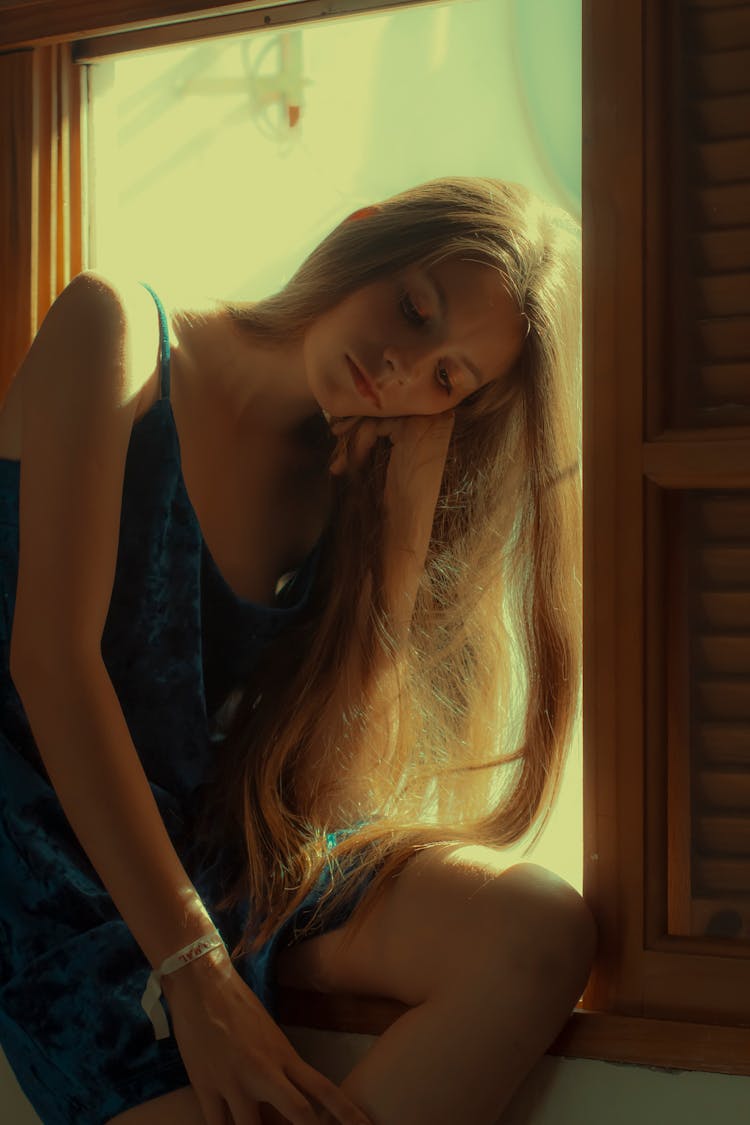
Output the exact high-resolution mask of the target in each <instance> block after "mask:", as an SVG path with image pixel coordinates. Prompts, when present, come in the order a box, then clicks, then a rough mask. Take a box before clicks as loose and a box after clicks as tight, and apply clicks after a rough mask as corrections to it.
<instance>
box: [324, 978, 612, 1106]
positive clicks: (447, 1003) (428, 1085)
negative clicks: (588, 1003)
mask: <svg viewBox="0 0 750 1125" xmlns="http://www.w3.org/2000/svg"><path fill="white" fill-rule="evenodd" d="M550 967H551V966H549V965H548V966H547V970H548V971H545V967H544V966H540V965H536V966H535V965H534V964H533V962H530V963H528V964H526V965H523V964H518V965H515V966H513V967H512V968H513V971H512V973H509V974H508V976H507V978H506V981H505V984H504V986H503V987H502V988H499V987H497V986H493V982H492V981H491V980H487V979H486V977H482V976H481V975H480V976H478V977H475V979H474V980H473V981H472V980H471V979H468V974H467V975H465V976H464V977H463V979H462V980H461V981H456V982H454V983H453V984H452V985H451V986H450V987H447V988H446V989H445V991H443V992H442V994H441V995H438V996H436V997H434V998H433V999H431V1000H427V1001H426V1002H425V1003H423V1004H420V1005H419V1006H418V1007H416V1008H412V1009H411V1010H410V1011H408V1012H406V1013H405V1014H404V1015H403V1016H401V1017H400V1018H399V1019H398V1020H396V1022H395V1023H393V1024H392V1025H391V1026H390V1027H389V1028H388V1029H387V1030H386V1031H385V1032H384V1033H383V1034H382V1035H381V1036H380V1037H379V1039H378V1040H377V1042H376V1043H374V1044H373V1046H372V1047H371V1049H370V1050H369V1051H368V1053H367V1054H366V1055H365V1056H364V1058H362V1059H361V1060H360V1061H359V1062H358V1063H357V1064H356V1066H355V1067H354V1068H353V1069H352V1070H351V1071H350V1073H349V1074H348V1075H347V1077H346V1078H345V1079H344V1081H343V1082H342V1083H341V1088H342V1089H343V1090H345V1091H346V1093H347V1094H349V1096H350V1097H351V1098H352V1099H353V1100H354V1101H355V1102H356V1103H357V1104H358V1105H359V1106H361V1107H362V1109H363V1110H364V1111H365V1113H367V1114H368V1116H369V1117H370V1120H371V1121H372V1122H373V1125H457V1123H459V1122H460V1123H461V1125H496V1123H497V1122H498V1121H499V1118H500V1115H501V1114H502V1112H503V1110H504V1109H505V1108H506V1106H507V1105H508V1103H509V1102H510V1101H511V1099H512V1097H513V1095H514V1093H515V1092H516V1090H517V1089H518V1087H519V1086H520V1085H521V1083H522V1082H523V1080H524V1078H525V1077H526V1075H527V1074H528V1073H529V1071H530V1070H531V1069H532V1068H533V1067H534V1065H535V1064H536V1063H537V1061H538V1060H539V1059H540V1058H541V1057H542V1056H543V1054H544V1052H545V1050H546V1049H547V1047H549V1045H550V1044H551V1043H552V1042H553V1041H554V1040H555V1038H556V1037H557V1035H558V1034H559V1032H560V1031H561V1030H562V1028H563V1027H564V1025H565V1023H566V1021H567V1019H568V1018H569V1016H570V1014H571V1012H572V1010H573V1009H574V1007H575V1005H576V1003H577V1002H578V999H579V998H580V996H581V994H582V992H583V990H584V988H585V985H586V980H587V979H588V974H589V971H590V962H589V963H588V964H586V958H585V956H584V957H582V963H581V966H580V967H577V968H576V967H571V969H570V970H569V971H568V972H567V973H566V972H564V971H562V972H557V973H554V974H553V973H550V972H549V968H550ZM323 1120H324V1121H325V1122H326V1125H332V1123H333V1119H332V1118H330V1117H328V1116H324V1118H323Z"/></svg>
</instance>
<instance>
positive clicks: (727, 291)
mask: <svg viewBox="0 0 750 1125" xmlns="http://www.w3.org/2000/svg"><path fill="white" fill-rule="evenodd" d="M747 206H748V210H749V211H750V193H748V203H747ZM698 295H699V298H700V310H699V311H700V314H701V316H703V317H713V316H736V315H742V314H744V315H747V314H750V272H748V273H733V274H719V275H717V276H714V277H701V278H698Z"/></svg>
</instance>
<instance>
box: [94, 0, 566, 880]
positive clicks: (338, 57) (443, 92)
mask: <svg viewBox="0 0 750 1125" xmlns="http://www.w3.org/2000/svg"><path fill="white" fill-rule="evenodd" d="M91 78H92V83H91V86H92V99H93V101H92V119H93V137H94V145H93V151H94V154H95V177H94V184H93V202H94V215H95V219H94V229H93V264H94V265H95V266H96V268H97V269H100V270H103V271H105V272H107V271H110V270H113V271H117V272H125V273H127V274H130V275H132V276H135V277H137V278H140V279H142V280H146V281H149V282H150V283H151V284H152V285H153V286H154V287H155V288H156V290H157V292H159V293H160V294H161V295H162V296H163V297H164V299H165V300H166V301H167V302H168V303H170V302H173V303H179V302H181V301H187V302H190V301H192V300H193V299H198V300H199V299H201V298H202V297H205V296H208V297H211V296H216V297H223V298H240V299H247V300H253V299H258V298H259V297H262V296H265V295H267V294H269V293H272V292H275V291H276V290H278V289H279V288H280V287H281V286H282V285H284V284H285V283H286V281H287V280H288V279H289V277H290V276H291V275H292V274H293V273H294V272H295V270H296V269H297V268H298V266H299V264H300V263H301V262H302V261H303V260H304V258H305V257H306V256H307V254H308V253H309V252H310V251H311V250H313V249H314V247H315V246H316V245H317V244H318V243H319V242H320V241H321V240H322V239H323V238H324V237H325V236H326V235H327V234H328V233H329V232H330V230H331V229H332V228H333V227H334V226H336V225H337V224H338V223H339V222H340V221H341V220H342V219H343V218H344V217H345V216H346V215H347V214H349V213H350V212H351V211H353V210H354V209H355V208H357V207H360V206H363V205H365V204H367V203H371V202H373V201H376V200H379V199H382V198H385V197H387V196H390V195H393V194H394V193H395V192H398V191H402V190H404V189H405V188H408V187H411V186H413V185H415V184H418V183H421V182H424V181H427V180H431V179H435V178H437V177H439V176H447V175H466V176H471V175H478V176H491V177H497V178H500V179H507V180H516V181H520V182H522V183H525V184H527V185H528V186H529V187H530V188H532V189H533V190H535V191H537V192H539V194H540V195H542V196H543V197H544V198H546V199H548V200H550V201H551V202H553V203H556V204H558V205H559V206H562V207H564V208H566V209H567V210H568V211H569V212H570V213H571V214H573V215H574V216H575V217H576V218H577V219H580V215H581V171H580V170H581V6H580V0H463V2H461V3H454V2H447V3H445V4H441V5H429V6H423V7H420V8H407V9H404V10H402V11H396V12H389V13H383V14H374V15H370V14H368V15H364V16H358V17H352V18H337V19H335V20H327V21H321V22H319V23H317V24H314V25H307V26H305V27H304V28H293V29H289V30H276V29H274V30H270V31H262V32H256V33H254V34H252V35H243V36H233V37H230V38H226V39H216V40H209V41H206V42H205V43H199V44H195V45H189V46H179V47H170V48H167V49H160V50H149V51H142V52H139V53H136V54H131V55H127V56H121V57H118V58H116V59H115V60H113V61H108V62H103V63H96V64H94V65H93V66H92V68H91ZM581 837H582V814H581V755H580V727H579V730H578V735H577V738H576V741H575V746H574V751H573V752H572V754H571V758H570V761H569V765H568V769H567V772H566V777H565V784H564V788H563V791H562V795H561V799H560V802H559V804H558V806H557V808H556V811H555V814H554V816H553V819H552V820H551V822H550V825H549V827H548V829H547V831H546V832H545V834H544V836H543V837H542V840H541V841H540V843H539V844H538V845H537V847H536V849H535V850H534V852H533V853H532V855H530V856H529V857H528V858H533V859H534V861H535V862H538V863H542V864H544V865H545V866H548V867H550V868H551V869H553V870H555V871H557V872H558V873H559V874H561V875H562V876H563V877H564V878H566V879H568V880H569V881H570V882H571V883H572V884H573V885H574V886H576V887H577V888H578V889H579V890H581V889H582V839H581ZM522 845H523V842H522V844H521V845H519V847H518V848H517V849H514V854H515V852H518V853H519V857H520V851H521V849H522Z"/></svg>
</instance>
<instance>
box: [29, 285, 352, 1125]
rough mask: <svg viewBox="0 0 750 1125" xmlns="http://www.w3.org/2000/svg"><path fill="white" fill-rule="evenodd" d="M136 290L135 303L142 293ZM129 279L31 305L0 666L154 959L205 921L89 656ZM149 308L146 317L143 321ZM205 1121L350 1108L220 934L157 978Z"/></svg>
mask: <svg viewBox="0 0 750 1125" xmlns="http://www.w3.org/2000/svg"><path fill="white" fill-rule="evenodd" d="M141 294H143V300H145V301H146V304H145V305H144V304H143V303H142V299H141ZM149 303H151V297H150V296H149V295H148V294H147V292H146V291H145V290H142V289H140V288H138V289H137V288H136V287H134V286H133V287H123V288H120V287H117V286H113V285H111V284H110V283H109V282H107V281H105V279H103V278H99V277H97V276H96V275H91V274H83V275H80V276H79V277H78V278H76V279H75V280H74V281H73V282H71V284H70V285H69V286H68V287H67V289H65V290H64V291H63V293H61V295H60V296H59V297H58V299H57V301H56V302H55V304H54V305H53V307H52V308H51V309H50V311H49V313H48V314H47V316H46V318H45V320H44V323H43V325H42V327H41V329H40V330H39V333H38V335H37V337H36V339H35V341H34V343H33V344H32V346H31V349H30V351H29V353H28V355H27V357H26V359H25V360H24V364H23V367H22V369H21V371H20V372H19V375H18V376H17V378H18V377H20V378H22V379H23V434H22V450H21V453H22V459H21V484H20V496H19V565H18V585H17V592H16V608H15V614H14V620H13V629H12V634H11V651H10V670H11V676H12V677H13V682H14V684H15V686H16V689H17V691H18V694H19V696H20V698H21V700H22V702H23V704H24V708H25V710H26V714H27V717H28V720H29V724H30V726H31V730H32V733H33V735H34V738H35V741H36V743H37V746H38V748H39V753H40V754H41V757H42V761H43V762H44V765H45V767H46V769H47V772H48V774H49V777H50V781H51V782H52V785H53V786H54V789H55V792H56V793H57V796H58V797H59V799H60V804H61V805H62V808H63V810H64V812H65V815H66V816H67V818H68V820H69V822H70V824H71V827H72V828H73V831H74V832H75V834H76V836H77V837H78V840H79V841H80V843H81V846H82V847H83V849H84V851H85V852H86V854H87V855H88V857H89V859H90V860H91V862H92V864H93V866H94V868H95V869H96V871H97V872H98V874H99V877H100V878H101V880H102V883H103V884H104V886H105V887H106V888H107V890H108V891H109V893H110V895H111V896H112V899H113V901H114V903H115V906H116V907H117V909H118V910H119V912H120V914H121V915H122V918H123V919H124V921H125V923H126V925H127V926H128V928H129V929H130V931H131V933H132V934H133V937H134V938H135V940H136V941H137V942H138V944H139V946H140V947H141V949H142V950H143V953H144V954H145V956H146V958H147V959H148V961H149V962H150V963H151V966H152V967H153V968H158V967H160V966H161V964H162V962H163V961H164V960H165V959H166V958H167V957H169V956H171V955H172V954H174V953H177V952H178V951H179V950H181V949H182V948H183V947H184V946H186V945H188V944H190V943H191V942H192V941H193V940H194V939H195V938H198V937H200V936H202V935H204V934H206V933H207V932H208V931H210V930H212V929H213V928H214V927H213V922H212V920H211V918H210V915H209V914H208V912H207V911H206V909H205V907H204V906H203V903H202V902H201V900H200V898H199V896H198V894H197V892H196V891H195V888H194V886H193V884H192V883H191V881H190V879H189V878H188V876H187V873H186V872H185V869H184V867H183V866H182V863H181V862H180V859H179V857H178V855H177V853H176V851H175V850H174V847H173V846H172V842H171V840H170V838H169V834H168V833H167V830H166V827H165V826H164V822H163V820H162V818H161V814H160V812H159V808H158V806H157V804H156V801H155V800H154V797H153V794H152V792H151V788H150V786H149V784H148V780H147V778H146V775H145V773H144V771H143V767H142V765H141V762H140V759H139V757H138V754H137V752H136V748H135V746H134V744H133V741H132V739H131V737H130V732H129V730H128V727H127V724H126V722H125V718H124V716H123V713H122V709H121V707H120V703H119V700H118V698H117V695H116V693H115V690H114V687H113V685H112V681H111V680H110V677H109V674H108V672H107V669H106V666H105V665H104V662H103V660H102V655H101V640H102V634H103V631H104V625H105V622H106V619H107V613H108V611H109V603H110V600H111V597H112V587H113V584H114V574H115V566H116V562H117V547H118V542H119V528H120V514H121V508H122V487H123V480H124V476H125V462H126V457H127V450H128V445H129V442H130V435H131V431H132V427H133V420H134V418H135V415H136V411H137V403H138V398H139V394H140V391H141V390H142V388H143V386H144V384H145V382H146V380H147V379H148V376H149V375H150V374H151V373H152V371H153V369H154V366H155V364H156V356H157V348H158V333H157V325H156V308H155V306H154V305H153V303H151V307H150V309H149ZM149 324H150V327H149ZM164 991H165V994H166V996H167V999H168V1001H169V1008H170V1014H171V1016H172V1027H173V1030H174V1036H175V1039H176V1041H177V1045H178V1047H179V1050H180V1054H181V1056H182V1059H183V1062H184V1063H185V1068H186V1070H187V1073H188V1076H189V1078H190V1083H191V1085H192V1086H193V1089H194V1090H195V1093H196V1096H197V1098H198V1101H199V1104H200V1108H201V1111H202V1113H203V1117H204V1119H205V1121H206V1125H225V1123H226V1121H227V1117H226V1107H227V1105H228V1106H229V1109H230V1112H231V1120H232V1121H234V1122H235V1123H236V1125H244V1122H248V1123H249V1122H253V1123H257V1122H258V1120H259V1118H258V1108H257V1107H258V1105H259V1104H262V1103H264V1102H265V1103H267V1104H269V1105H272V1106H274V1107H275V1108H276V1109H278V1110H279V1111H280V1112H281V1113H282V1114H284V1119H285V1120H288V1121H290V1122H292V1125H314V1123H315V1122H316V1121H317V1120H318V1116H317V1113H316V1112H315V1110H314V1109H313V1106H312V1104H311V1098H312V1099H314V1100H316V1101H317V1102H319V1103H320V1104H321V1105H323V1106H325V1107H326V1108H327V1109H328V1110H330V1112H331V1114H332V1115H334V1118H335V1120H336V1121H338V1122H341V1123H342V1125H361V1123H364V1125H367V1121H366V1118H365V1115H364V1114H363V1113H362V1112H361V1111H360V1110H359V1108H358V1107H357V1106H356V1105H354V1103H353V1102H352V1100H351V1098H349V1097H348V1095H346V1094H345V1093H344V1092H343V1090H340V1089H339V1088H338V1086H336V1085H335V1083H333V1082H332V1081H331V1080H330V1079H329V1078H327V1077H326V1076H325V1075H323V1074H320V1073H319V1072H318V1071H317V1070H315V1069H314V1067H312V1066H310V1065H309V1064H308V1063H306V1062H305V1061H304V1060H303V1059H302V1058H301V1057H300V1056H299V1055H298V1054H297V1052H296V1051H295V1050H294V1048H293V1047H292V1045H291V1043H290V1042H289V1040H288V1039H287V1037H286V1036H285V1035H284V1033H283V1032H282V1030H281V1029H280V1028H279V1027H278V1026H277V1025H276V1023H275V1022H274V1021H273V1020H272V1019H271V1017H270V1016H269V1015H268V1013H267V1012H266V1010H265V1008H264V1007H263V1005H262V1004H261V1002H260V1001H259V1000H258V998H257V997H256V996H255V995H254V994H253V992H252V991H251V990H250V988H249V987H248V985H247V984H246V982H245V981H244V980H243V978H242V977H241V976H240V974H239V973H238V972H237V970H236V969H235V968H234V966H233V965H232V963H231V961H230V958H229V954H228V952H227V950H226V949H225V948H224V947H223V946H219V947H218V948H217V949H214V950H211V951H210V952H209V953H207V954H205V955H204V956H202V957H197V958H196V959H195V960H194V961H192V962H191V963H190V964H188V965H186V966H184V967H183V968H181V969H179V971H177V972H176V973H174V975H173V976H171V975H170V976H167V977H165V978H164Z"/></svg>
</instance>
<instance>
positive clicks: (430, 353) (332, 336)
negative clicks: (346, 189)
mask: <svg viewBox="0 0 750 1125" xmlns="http://www.w3.org/2000/svg"><path fill="white" fill-rule="evenodd" d="M525 335H526V321H525V319H524V318H523V317H522V316H521V315H520V314H519V313H518V312H517V311H516V309H515V306H514V304H513V301H512V299H511V298H510V296H509V295H508V293H507V292H506V290H505V287H504V285H503V281H502V278H501V277H500V274H499V273H498V272H497V270H494V269H492V268H491V267H489V266H485V265H480V264H479V263H477V262H467V261H462V260H459V259H450V260H447V261H444V262H441V263H440V264H439V265H437V266H433V267H432V268H431V269H429V270H428V269H427V268H425V267H423V266H419V267H417V266H414V267H410V268H409V269H407V270H406V271H404V272H402V273H400V274H398V275H397V276H396V277H394V278H391V279H388V280H381V281H377V282H374V283H372V284H370V285H366V286H364V287H363V288H361V289H358V290H357V291H356V292H355V293H352V294H351V295H350V296H349V297H347V298H346V299H345V300H344V301H342V302H341V303H340V304H339V305H337V306H336V307H335V308H333V309H331V310H330V311H329V312H328V313H326V314H325V315H324V316H322V317H320V318H319V319H318V320H317V321H316V322H315V324H314V325H313V326H312V327H311V328H310V330H309V332H308V333H307V335H306V337H305V342H304V359H305V370H306V374H307V379H308V383H309V386H310V390H311V391H312V393H313V395H314V396H315V398H316V400H317V401H318V403H319V405H320V406H321V407H322V409H323V410H325V411H326V412H327V413H328V414H331V415H333V416H335V417H351V416H354V415H362V416H371V417H399V416H402V415H408V414H440V413H442V412H443V411H444V410H453V409H454V408H455V407H456V406H457V405H458V404H459V403H460V402H461V401H462V400H463V399H464V398H466V397H467V396H468V395H470V394H472V393H473V392H474V391H476V390H477V389H478V388H479V387H480V386H483V385H484V384H486V383H489V382H491V381H493V380H495V379H498V378H502V377H503V376H504V375H505V374H506V373H507V372H508V371H509V370H510V369H511V368H512V366H513V364H514V362H515V360H516V359H517V357H518V355H519V353H520V350H521V347H522V345H523V341H524V339H525ZM350 361H351V362H350ZM351 363H353V364H355V365H356V366H357V367H358V368H359V370H360V371H361V372H362V376H363V378H362V377H360V376H359V375H356V374H354V372H353V370H352V367H351Z"/></svg>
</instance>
